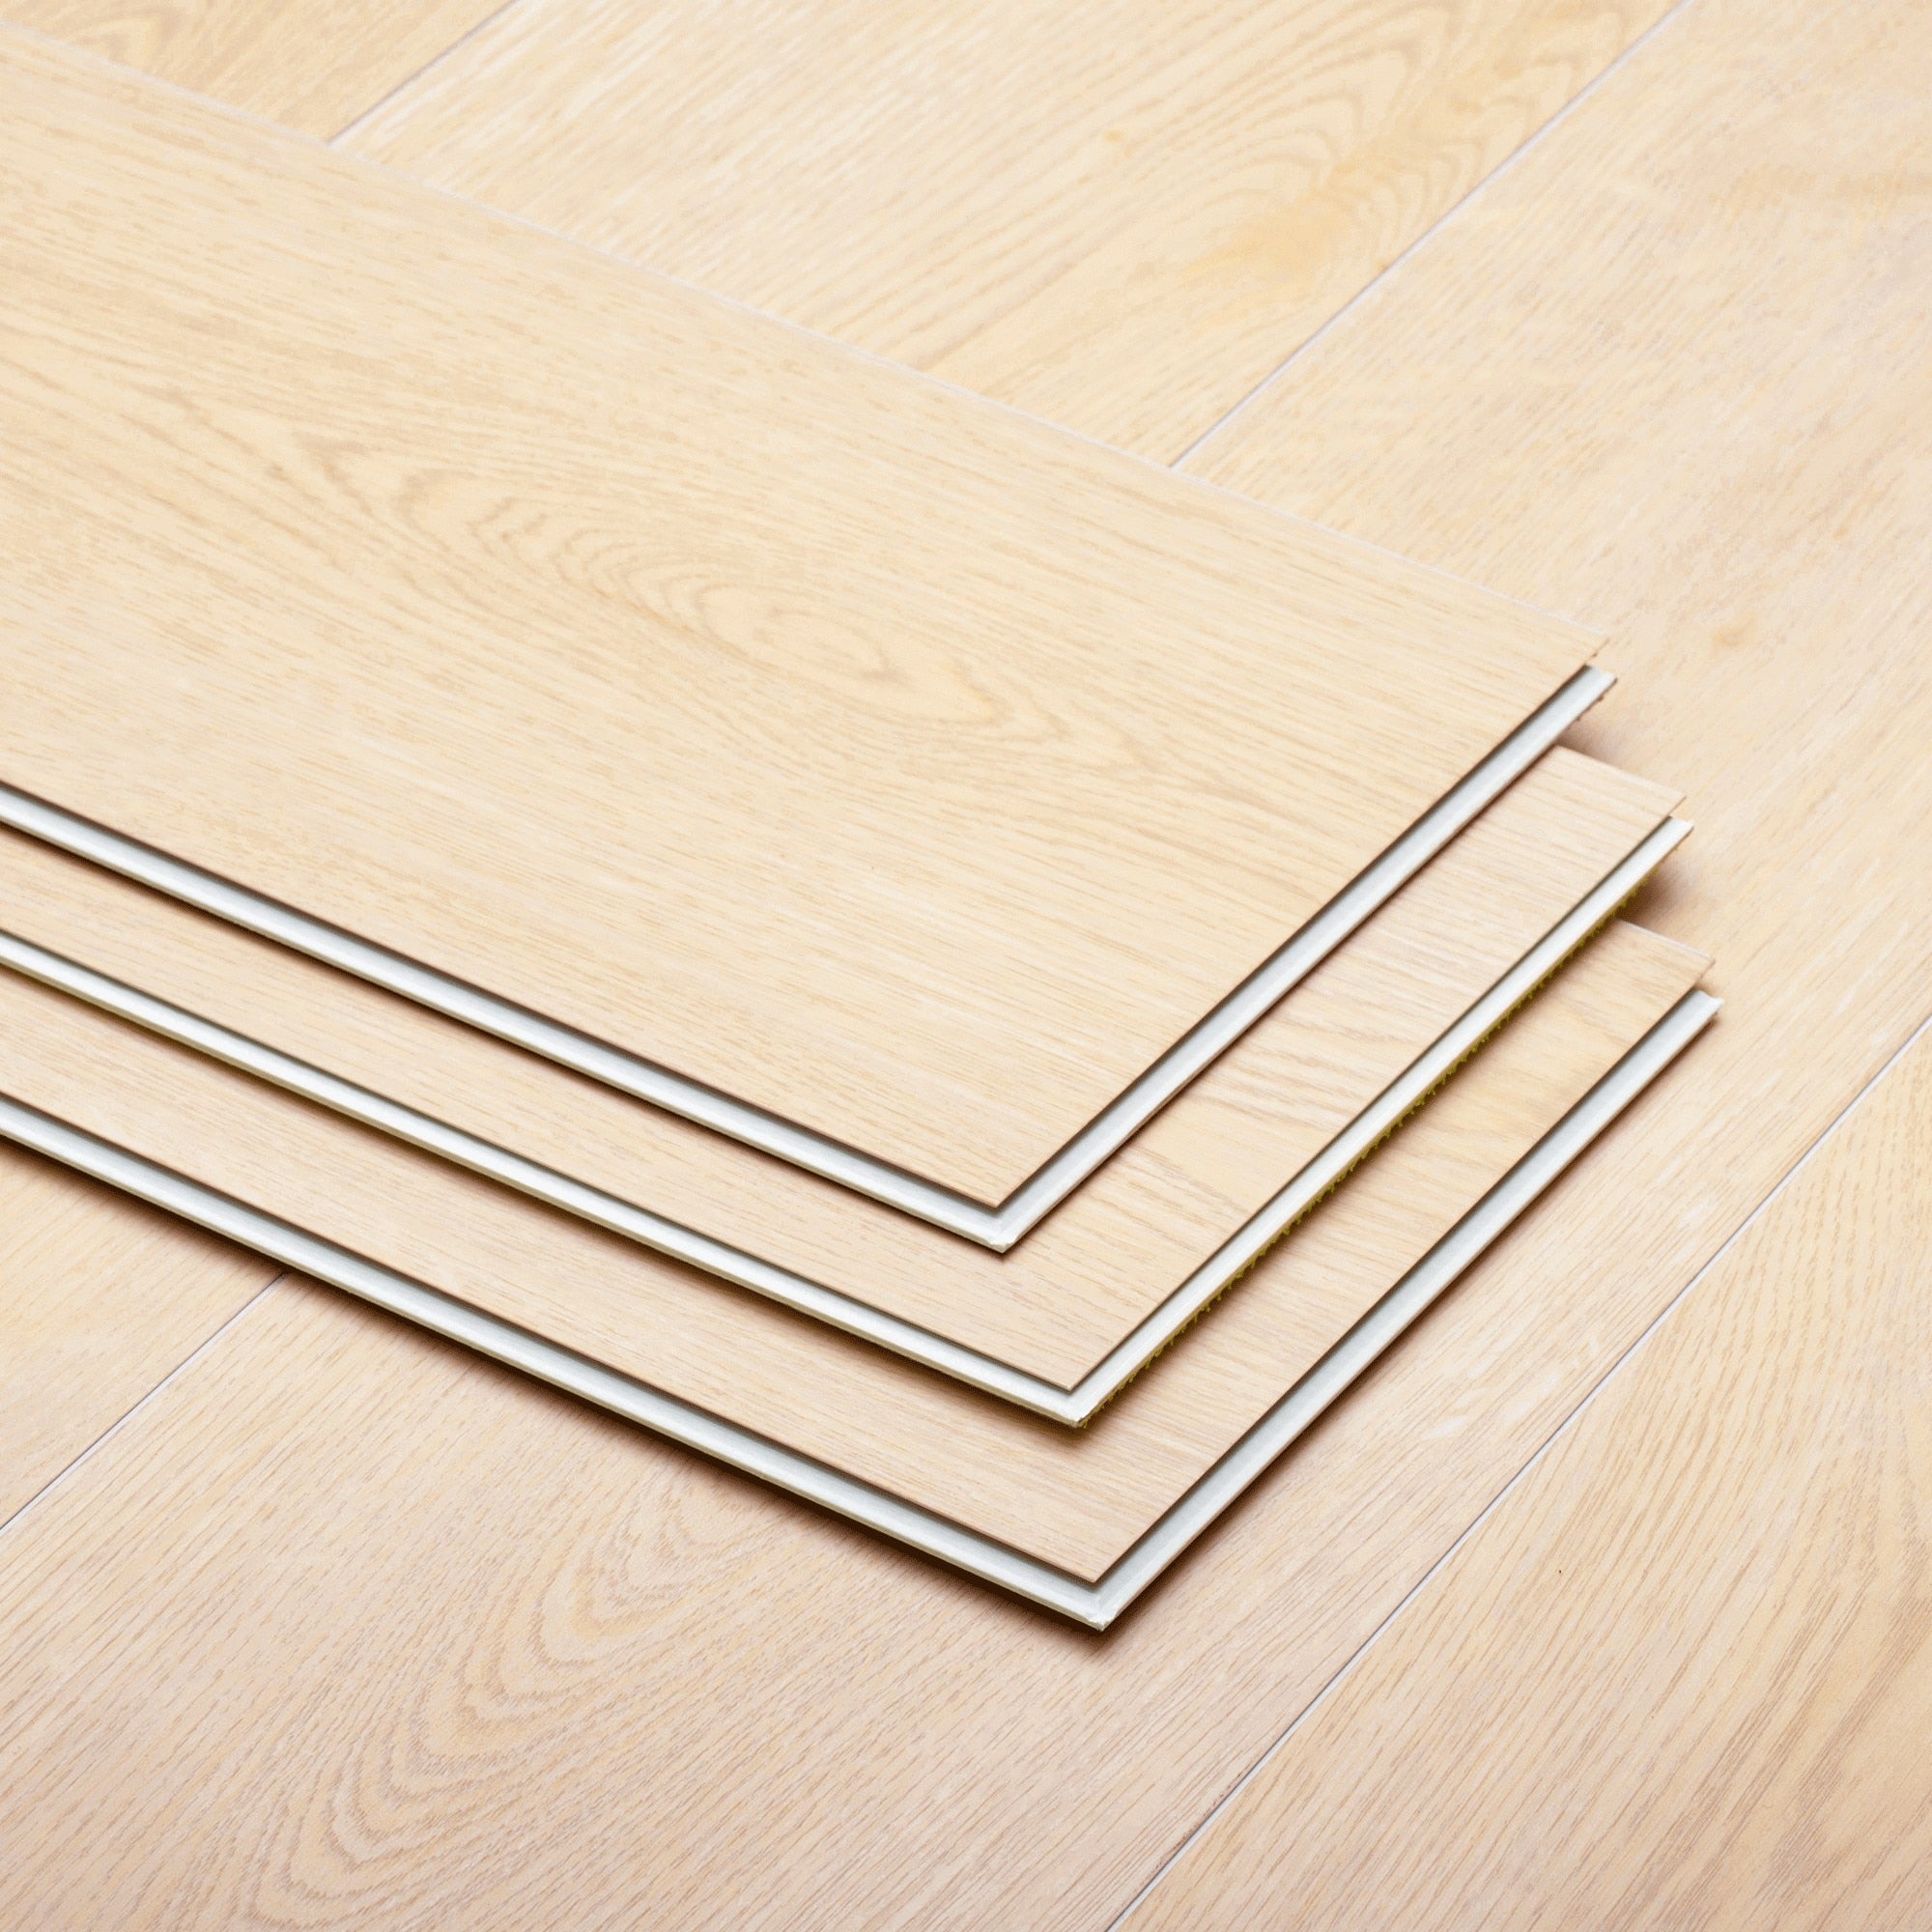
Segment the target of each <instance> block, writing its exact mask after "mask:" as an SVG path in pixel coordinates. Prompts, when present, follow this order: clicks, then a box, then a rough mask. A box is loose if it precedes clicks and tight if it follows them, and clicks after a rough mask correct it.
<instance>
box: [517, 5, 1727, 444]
mask: <svg viewBox="0 0 1932 1932" xmlns="http://www.w3.org/2000/svg"><path fill="white" fill-rule="evenodd" d="M511 4H512V5H515V4H516V0H511ZM1690 4H1691V0H1676V5H1675V6H1673V7H1671V8H1670V9H1669V10H1668V12H1666V13H1664V14H1661V15H1660V16H1659V17H1658V18H1657V19H1655V20H1653V21H1652V22H1651V23H1650V25H1649V26H1647V27H1646V28H1645V29H1644V30H1643V32H1642V33H1640V34H1639V35H1638V36H1637V37H1636V39H1635V40H1634V41H1633V42H1632V43H1630V45H1629V46H1627V47H1626V48H1625V49H1624V50H1623V52H1622V53H1620V54H1619V55H1618V56H1617V57H1616V59H1615V60H1613V61H1611V62H1610V64H1609V65H1608V66H1607V67H1606V68H1605V69H1604V70H1603V71H1602V72H1601V73H1598V74H1595V75H1593V76H1592V77H1591V78H1590V79H1589V80H1587V81H1585V82H1584V83H1583V85H1582V86H1581V87H1580V88H1578V89H1577V92H1576V94H1574V95H1573V96H1572V97H1571V98H1570V99H1568V100H1566V101H1565V102H1564V103H1563V105H1562V106H1561V107H1559V108H1558V109H1557V110H1556V112H1555V113H1554V114H1552V115H1551V116H1550V117H1549V119H1548V121H1546V122H1545V123H1544V124H1543V126H1542V127H1541V128H1537V129H1535V131H1534V132H1532V133H1531V134H1530V135H1529V136H1528V137H1527V138H1526V139H1524V140H1523V141H1522V142H1521V143H1520V145H1519V146H1517V147H1516V148H1515V149H1513V150H1512V151H1511V152H1510V153H1509V154H1507V155H1505V156H1503V158H1502V159H1501V160H1500V161H1498V162H1497V163H1496V165H1495V166H1494V167H1492V169H1491V170H1490V171H1489V173H1488V174H1486V175H1485V176H1484V177H1483V178H1482V179H1481V180H1480V181H1479V182H1477V183H1475V184H1474V185H1472V186H1471V187H1470V189H1469V191H1468V193H1466V194H1465V195H1463V196H1462V197H1461V199H1460V200H1457V201H1455V202H1452V203H1451V204H1450V205H1449V207H1447V208H1445V209H1444V210H1443V211H1442V213H1440V214H1438V215H1437V216H1436V217H1435V220H1434V221H1432V222H1431V223H1430V224H1429V226H1428V227H1427V228H1425V229H1424V230H1423V231H1422V233H1421V234H1420V235H1418V236H1417V237H1416V238H1415V239H1414V240H1413V241H1411V242H1409V244H1408V245H1407V247H1406V248H1404V249H1403V250H1402V251H1401V252H1400V253H1399V254H1396V255H1392V256H1391V257H1390V258H1389V260H1388V261H1387V262H1386V263H1385V264H1384V265H1383V266H1382V267H1381V268H1380V269H1378V270H1377V271H1376V273H1375V274H1374V275H1372V276H1371V277H1370V278H1369V279H1368V280H1367V281H1366V282H1364V283H1363V284H1362V286H1361V287H1360V288H1359V289H1357V290H1356V291H1355V293H1354V294H1353V295H1351V296H1350V298H1349V299H1348V300H1347V301H1345V302H1344V303H1343V304H1342V306H1341V307H1340V308H1338V309H1337V310H1336V311H1335V312H1334V314H1333V315H1331V316H1329V317H1328V319H1327V320H1326V321H1325V322H1323V323H1321V325H1320V327H1317V328H1316V329H1314V330H1313V331H1312V332H1311V333H1310V334H1308V335H1305V336H1303V337H1302V339H1301V340H1300V341H1299V342H1297V343H1296V344H1295V345H1294V347H1293V349H1291V350H1290V351H1289V352H1288V354H1287V355H1285V356H1283V357H1282V359H1281V360H1280V361H1279V362H1277V363H1276V364H1275V366H1274V367H1273V368H1272V369H1270V370H1269V371H1268V372H1267V374H1266V375H1265V376H1264V377H1263V378H1262V379H1261V381H1260V382H1259V383H1257V384H1255V385H1254V387H1253V388H1251V389H1250V390H1249V391H1248V392H1247V394H1246V395H1244V396H1242V397H1241V398H1240V399H1239V400H1238V401H1236V402H1235V403H1234V404H1232V405H1231V406H1230V407H1229V408H1228V409H1227V411H1226V412H1224V413H1222V414H1221V415H1219V416H1217V417H1216V418H1215V419H1214V421H1213V422H1211V423H1209V424H1208V427H1207V428H1206V429H1205V430H1203V431H1202V432H1201V434H1200V435H1199V436H1197V437H1196V438H1195V439H1194V440H1193V441H1192V442H1190V443H1189V444H1188V445H1187V447H1186V448H1185V449H1183V450H1182V451H1181V452H1180V454H1179V456H1177V457H1176V458H1175V459H1174V463H1173V465H1172V467H1173V468H1174V469H1178V470H1180V471H1182V472H1183V473H1186V474H1190V475H1191V474H1192V473H1193V472H1192V471H1190V470H1188V469H1187V466H1188V464H1190V463H1191V462H1192V461H1193V460H1194V458H1195V457H1196V456H1198V455H1199V454H1200V453H1201V451H1202V450H1203V449H1204V448H1206V447H1207V445H1208V443H1210V442H1212V441H1213V440H1214V439H1215V438H1216V437H1217V436H1219V435H1220V434H1221V432H1222V431H1223V430H1224V429H1226V428H1228V427H1229V425H1230V424H1232V423H1233V422H1235V421H1236V418H1237V417H1239V416H1241V415H1243V414H1245V413H1246V412H1247V411H1248V410H1249V409H1250V408H1252V407H1253V406H1254V405H1255V404H1257V403H1259V402H1260V401H1261V399H1262V398H1263V397H1264V395H1266V393H1267V392H1268V390H1269V389H1271V388H1273V386H1274V385H1275V384H1276V383H1278V382H1279V381H1280V380H1281V379H1282V378H1283V377H1284V376H1286V375H1287V373H1288V372H1289V370H1291V369H1292V368H1293V366H1294V365H1295V363H1297V362H1298V361H1300V359H1301V358H1302V356H1303V355H1307V353H1308V352H1309V351H1310V350H1311V349H1313V348H1314V347H1315V345H1316V344H1317V343H1318V342H1320V341H1321V340H1322V338H1323V337H1324V336H1326V335H1327V334H1328V332H1329V330H1330V329H1332V328H1333V327H1335V326H1336V325H1337V324H1338V323H1340V322H1341V321H1342V320H1343V319H1344V318H1345V317H1346V316H1349V315H1350V314H1352V313H1353V312H1354V310H1355V309H1356V308H1358V307H1359V306H1360V305H1361V304H1362V303H1363V302H1365V301H1366V300H1368V298H1370V297H1371V296H1372V295H1374V294H1375V292H1376V291H1377V290H1378V288H1380V287H1381V285H1382V284H1383V283H1384V282H1385V281H1387V280H1388V278H1389V277H1390V276H1391V275H1392V274H1394V273H1395V271H1396V270H1398V269H1400V268H1401V267H1402V266H1403V264H1404V263H1405V262H1406V261H1407V260H1408V258H1409V257H1410V256H1411V255H1413V254H1415V253H1416V252H1417V251H1418V250H1419V249H1421V248H1422V247H1424V246H1425V245H1426V244H1427V243H1428V242H1429V241H1432V240H1434V238H1435V234H1436V233H1437V231H1438V230H1440V229H1442V228H1444V227H1446V226H1447V225H1448V224H1449V223H1450V222H1451V221H1453V220H1454V219H1455V218H1456V216H1457V215H1458V214H1460V213H1462V212H1463V209H1465V208H1467V207H1468V206H1469V204H1470V203H1471V202H1473V201H1474V200H1475V199H1476V197H1477V196H1478V195H1479V194H1481V193H1483V192H1484V190H1485V189H1487V188H1488V187H1489V186H1490V185H1491V184H1492V182H1496V181H1499V180H1501V179H1502V177H1503V176H1504V175H1506V174H1508V173H1509V171H1510V170H1511V169H1512V168H1514V167H1515V166H1516V164H1517V163H1518V162H1519V161H1520V160H1521V159H1522V157H1523V156H1525V155H1527V154H1528V153H1529V152H1530V151H1531V150H1532V149H1534V148H1536V147H1538V146H1539V145H1541V143H1542V142H1543V140H1544V139H1545V137H1546V136H1548V135H1549V134H1553V133H1554V132H1555V131H1556V129H1557V128H1560V127H1561V126H1562V125H1563V123H1564V122H1565V121H1567V120H1568V119H1569V118H1570V116H1571V115H1572V114H1574V113H1575V112H1576V111H1577V108H1579V107H1580V106H1582V104H1583V103H1584V101H1586V100H1588V99H1590V97H1591V96H1592V95H1593V94H1595V93H1596V92H1597V90H1598V89H1599V88H1600V87H1602V86H1603V85H1604V83H1605V81H1606V80H1608V79H1609V78H1610V76H1611V75H1612V74H1613V73H1615V72H1616V71H1618V69H1619V68H1621V67H1622V66H1623V65H1624V63H1625V62H1626V61H1628V60H1630V59H1632V58H1633V57H1634V55H1635V54H1636V52H1637V51H1638V49H1639V48H1641V47H1643V46H1645V45H1646V44H1648V43H1649V42H1650V41H1652V40H1653V39H1655V38H1656V36H1657V35H1659V34H1661V33H1662V31H1663V30H1664V28H1665V27H1667V26H1668V25H1669V24H1670V23H1671V21H1673V20H1674V19H1676V18H1677V17H1678V15H1679V14H1683V13H1684V12H1686V10H1687V9H1688V8H1689V7H1690Z"/></svg>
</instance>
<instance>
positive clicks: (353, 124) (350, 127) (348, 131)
mask: <svg viewBox="0 0 1932 1932" xmlns="http://www.w3.org/2000/svg"><path fill="white" fill-rule="evenodd" d="M521 4H522V0H503V4H502V5H501V6H500V7H498V8H496V9H495V10H494V11H493V12H491V13H489V14H485V15H484V16H483V18H482V19H480V20H478V21H477V22H476V24H475V25H474V26H473V27H470V28H469V29H468V30H467V31H466V32H464V33H461V34H458V35H457V37H456V38H455V39H454V40H453V41H451V42H450V43H449V44H448V45H447V46H446V47H443V48H440V50H439V51H438V52H436V53H433V54H431V55H430V57H429V59H428V60H426V61H424V62H423V64H422V66H421V67H419V68H417V69H416V70H415V71H414V72H413V73H407V74H405V75H404V76H403V77H402V79H401V80H399V81H397V83H396V84H395V86H394V87H392V88H390V89H389V91H388V92H387V93H386V94H384V95H383V96H382V97H381V98H380V99H376V100H372V101H371V102H370V103H369V104H368V106H367V107H365V108H363V110H362V111H361V113H359V114H358V115H356V116H355V119H354V120H351V121H346V122H344V123H343V125H342V126H341V127H340V128H337V129H336V130H335V132H334V133H332V134H331V135H329V136H328V138H327V141H326V143H325V144H324V145H325V146H327V147H330V148H332V147H334V146H335V144H336V142H338V141H346V140H348V138H349V137H350V135H352V134H353V133H355V130H356V128H359V127H361V125H362V124H363V122H365V121H366V120H368V119H369V117H370V116H371V115H372V114H380V113H381V112H382V111H383V109H384V108H385V107H386V106H388V104H389V102H390V101H392V100H393V99H395V98H396V96H397V95H399V94H400V93H402V91H403V90H404V89H405V88H406V87H413V86H414V85H415V84H416V82H417V81H419V80H420V79H421V78H422V77H423V75H424V74H426V73H428V72H430V71H431V70H432V69H435V68H439V67H440V66H441V65H442V64H443V62H444V61H446V60H447V59H448V58H449V57H450V55H451V54H453V53H455V52H456V50H457V49H458V48H459V47H465V46H468V45H469V43H470V42H471V41H473V40H474V39H475V38H476V36H477V35H478V34H480V33H482V32H484V31H485V30H486V29H487V28H490V27H494V26H495V25H496V24H497V21H498V20H500V19H501V18H502V17H503V15H504V14H507V13H509V12H510V10H511V9H512V8H514V7H517V6H519V5H521Z"/></svg>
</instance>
